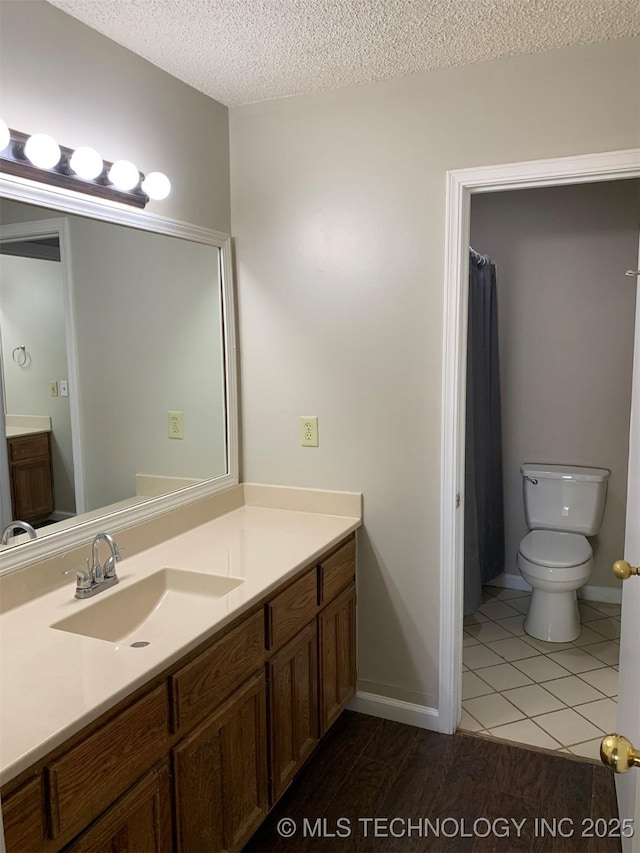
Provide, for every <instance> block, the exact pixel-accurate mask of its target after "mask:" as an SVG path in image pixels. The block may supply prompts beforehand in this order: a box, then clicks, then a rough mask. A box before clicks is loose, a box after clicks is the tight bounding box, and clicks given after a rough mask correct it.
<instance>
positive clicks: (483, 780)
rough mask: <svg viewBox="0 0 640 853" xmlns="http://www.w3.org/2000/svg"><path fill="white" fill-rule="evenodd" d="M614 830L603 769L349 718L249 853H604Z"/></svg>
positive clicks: (613, 842) (611, 796)
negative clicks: (489, 852) (514, 852)
mask: <svg viewBox="0 0 640 853" xmlns="http://www.w3.org/2000/svg"><path fill="white" fill-rule="evenodd" d="M374 818H378V823H377V824H376V823H374V820H373V819H374ZM427 820H428V821H429V823H427ZM561 820H562V822H560V821H561ZM616 820H617V807H616V800H615V792H614V782H613V774H612V773H611V772H610V771H608V770H607V769H606V768H605V767H602V766H598V765H597V764H594V763H591V762H588V761H581V760H578V759H576V758H571V757H568V756H563V755H559V754H556V755H553V754H549V753H545V752H540V751H535V750H532V749H524V748H522V747H519V746H515V745H513V744H507V743H502V742H499V741H496V740H491V739H489V738H486V737H480V736H476V735H469V734H462V733H457V734H455V735H452V736H449V735H441V734H436V733H435V732H429V731H425V730H423V729H417V728H414V727H412V726H405V725H401V724H399V723H393V722H390V721H388V720H378V719H376V718H375V717H369V716H366V715H363V714H355V713H353V712H349V711H346V712H345V713H344V714H342V716H341V717H340V719H339V720H338V721H337V723H336V724H335V726H334V727H333V728H332V730H331V731H330V732H329V733H328V735H327V736H326V738H325V739H324V741H323V742H322V743H321V744H320V746H319V747H318V749H317V750H316V752H315V753H314V754H313V756H312V757H311V758H310V760H309V761H308V762H307V764H306V766H305V767H304V768H303V770H302V772H301V773H300V775H299V777H298V778H297V779H296V780H295V781H294V783H293V784H292V785H291V787H290V788H289V790H288V791H287V792H286V793H285V794H284V796H283V797H282V799H281V800H280V802H279V803H278V804H277V805H276V807H275V808H274V810H273V812H272V813H271V815H270V816H269V817H268V818H267V820H266V821H265V823H264V824H263V825H262V826H261V827H260V829H259V830H258V832H257V833H256V834H255V835H254V837H253V838H252V839H251V841H250V842H249V844H248V845H247V846H246V848H245V853H263V852H264V853H266V851H279V853H280V852H281V853H305V851H313V853H316V851H317V853H320V851H323V853H324V851H331V852H332V851H336V853H342V851H345V853H346V851H359V853H362V851H364V853H368V851H387V853H391V851H400V853H404V851H411V853H422V851H437V853H440V851H443V853H444V851H455V853H457V851H465V853H466V851H469V853H480V851H482V853H484V851H509V853H510V852H511V851H517V853H520V851H523V853H524V851H526V853H546V851H550V853H556V851H557V853H560V851H562V853H569V851H580V853H609V851H619V850H620V849H621V847H620V842H619V840H618V839H617V838H614V837H611V835H612V834H615V831H616V824H615V821H616ZM287 821H288V822H287ZM514 821H515V822H517V823H514ZM545 821H546V822H545ZM285 835H289V837H284V836H285ZM483 836H485V837H483ZM598 836H600V837H598ZM602 836H604V837H602Z"/></svg>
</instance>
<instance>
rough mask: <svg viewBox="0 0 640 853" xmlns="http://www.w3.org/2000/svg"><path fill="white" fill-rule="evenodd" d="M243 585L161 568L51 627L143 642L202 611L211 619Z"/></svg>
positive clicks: (161, 635) (169, 631) (195, 620)
mask: <svg viewBox="0 0 640 853" xmlns="http://www.w3.org/2000/svg"><path fill="white" fill-rule="evenodd" d="M243 583H244V581H243V580H242V579H240V578H230V577H225V576H222V575H211V574H204V573H202V572H190V571H184V570H182V569H170V568H167V569H161V570H160V571H158V572H155V573H154V574H152V575H149V577H146V578H144V579H143V580H140V581H137V583H134V584H132V585H131V586H129V587H125V588H124V589H120V590H117V588H116V590H117V591H114V592H113V593H108V592H106V591H105V593H99V594H98V596H97V597H96V599H95V600H94V601H93V602H92V603H91V604H90V605H89V606H88V607H85V608H84V609H83V610H81V611H79V612H78V613H74V614H73V616H67V617H66V619H62V620H61V621H60V622H56V623H55V624H54V625H52V626H51V627H52V628H56V629H57V630H58V631H68V632H70V633H72V634H82V635H83V636H85V637H95V638H96V639H98V640H109V641H110V642H112V643H121V644H126V645H133V644H134V643H140V644H142V645H147V644H151V643H153V642H154V641H158V640H159V639H161V638H166V636H167V635H168V634H172V633H175V631H176V629H180V628H181V627H182V628H184V627H185V626H189V625H194V624H197V623H199V622H201V621H203V620H206V618H207V616H208V615H211V616H212V617H215V616H216V615H218V614H219V613H220V609H219V608H217V609H215V605H216V603H217V602H219V600H220V599H221V598H223V597H224V596H225V595H228V594H229V593H230V592H231V591H232V590H234V589H236V587H238V586H240V584H243ZM102 595H104V596H105V597H104V598H102Z"/></svg>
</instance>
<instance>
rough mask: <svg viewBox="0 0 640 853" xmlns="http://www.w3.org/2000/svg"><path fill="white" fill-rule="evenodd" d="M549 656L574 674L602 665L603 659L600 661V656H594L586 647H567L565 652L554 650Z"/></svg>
mask: <svg viewBox="0 0 640 853" xmlns="http://www.w3.org/2000/svg"><path fill="white" fill-rule="evenodd" d="M548 657H549V660H552V661H554V662H555V663H558V664H560V666H563V667H564V668H565V669H568V670H569V672H573V673H574V674H575V673H578V672H587V671H588V670H590V669H598V668H599V667H600V666H602V661H598V658H594V657H593V655H590V654H588V653H587V652H586V651H584V649H565V650H564V651H563V652H552V653H551V654H550V655H548Z"/></svg>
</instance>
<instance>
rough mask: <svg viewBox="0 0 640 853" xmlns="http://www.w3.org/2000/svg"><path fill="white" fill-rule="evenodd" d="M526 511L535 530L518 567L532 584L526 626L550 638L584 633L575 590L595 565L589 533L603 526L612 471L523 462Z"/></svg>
mask: <svg viewBox="0 0 640 853" xmlns="http://www.w3.org/2000/svg"><path fill="white" fill-rule="evenodd" d="M520 473H521V474H522V478H523V479H522V483H523V493H524V512H525V517H526V519H527V527H529V530H530V533H527V535H526V536H525V537H524V539H523V540H522V541H521V542H520V545H519V546H518V568H519V569H520V572H521V573H522V577H523V578H524V579H525V580H526V581H527V583H528V584H530V585H531V587H533V593H532V595H531V603H530V604H529V612H528V613H527V615H526V617H525V620H524V630H525V631H526V632H527V634H529V635H530V636H532V637H537V638H538V639H539V640H547V641H549V642H551V643H566V642H569V641H571V640H575V639H576V637H579V636H580V614H579V613H578V602H577V598H576V590H578V589H579V588H580V587H581V586H583V585H584V584H585V583H586V582H587V580H588V579H589V575H590V574H591V567H592V565H593V552H592V550H591V545H590V544H589V542H588V541H587V539H586V538H585V537H587V536H594V535H595V534H596V533H597V532H598V531H599V530H600V525H601V523H602V515H603V513H604V504H605V500H606V497H607V481H608V479H609V474H610V472H609V471H607V470H605V469H604V468H577V467H573V466H570V465H523V466H522V468H521V469H520Z"/></svg>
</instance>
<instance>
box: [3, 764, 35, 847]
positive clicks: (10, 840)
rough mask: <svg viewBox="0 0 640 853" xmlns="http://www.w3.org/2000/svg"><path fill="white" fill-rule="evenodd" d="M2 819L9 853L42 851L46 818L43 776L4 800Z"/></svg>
mask: <svg viewBox="0 0 640 853" xmlns="http://www.w3.org/2000/svg"><path fill="white" fill-rule="evenodd" d="M2 820H3V822H4V840H5V844H6V850H7V853H21V851H22V853H24V851H25V850H42V849H43V848H44V847H45V830H44V825H45V820H44V809H43V803H42V786H41V780H40V776H38V777H37V778H36V779H32V780H31V781H30V782H27V783H26V784H25V785H23V786H22V787H21V788H19V789H18V790H17V791H15V792H13V793H12V794H9V796H8V797H6V798H4V799H3V800H2Z"/></svg>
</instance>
